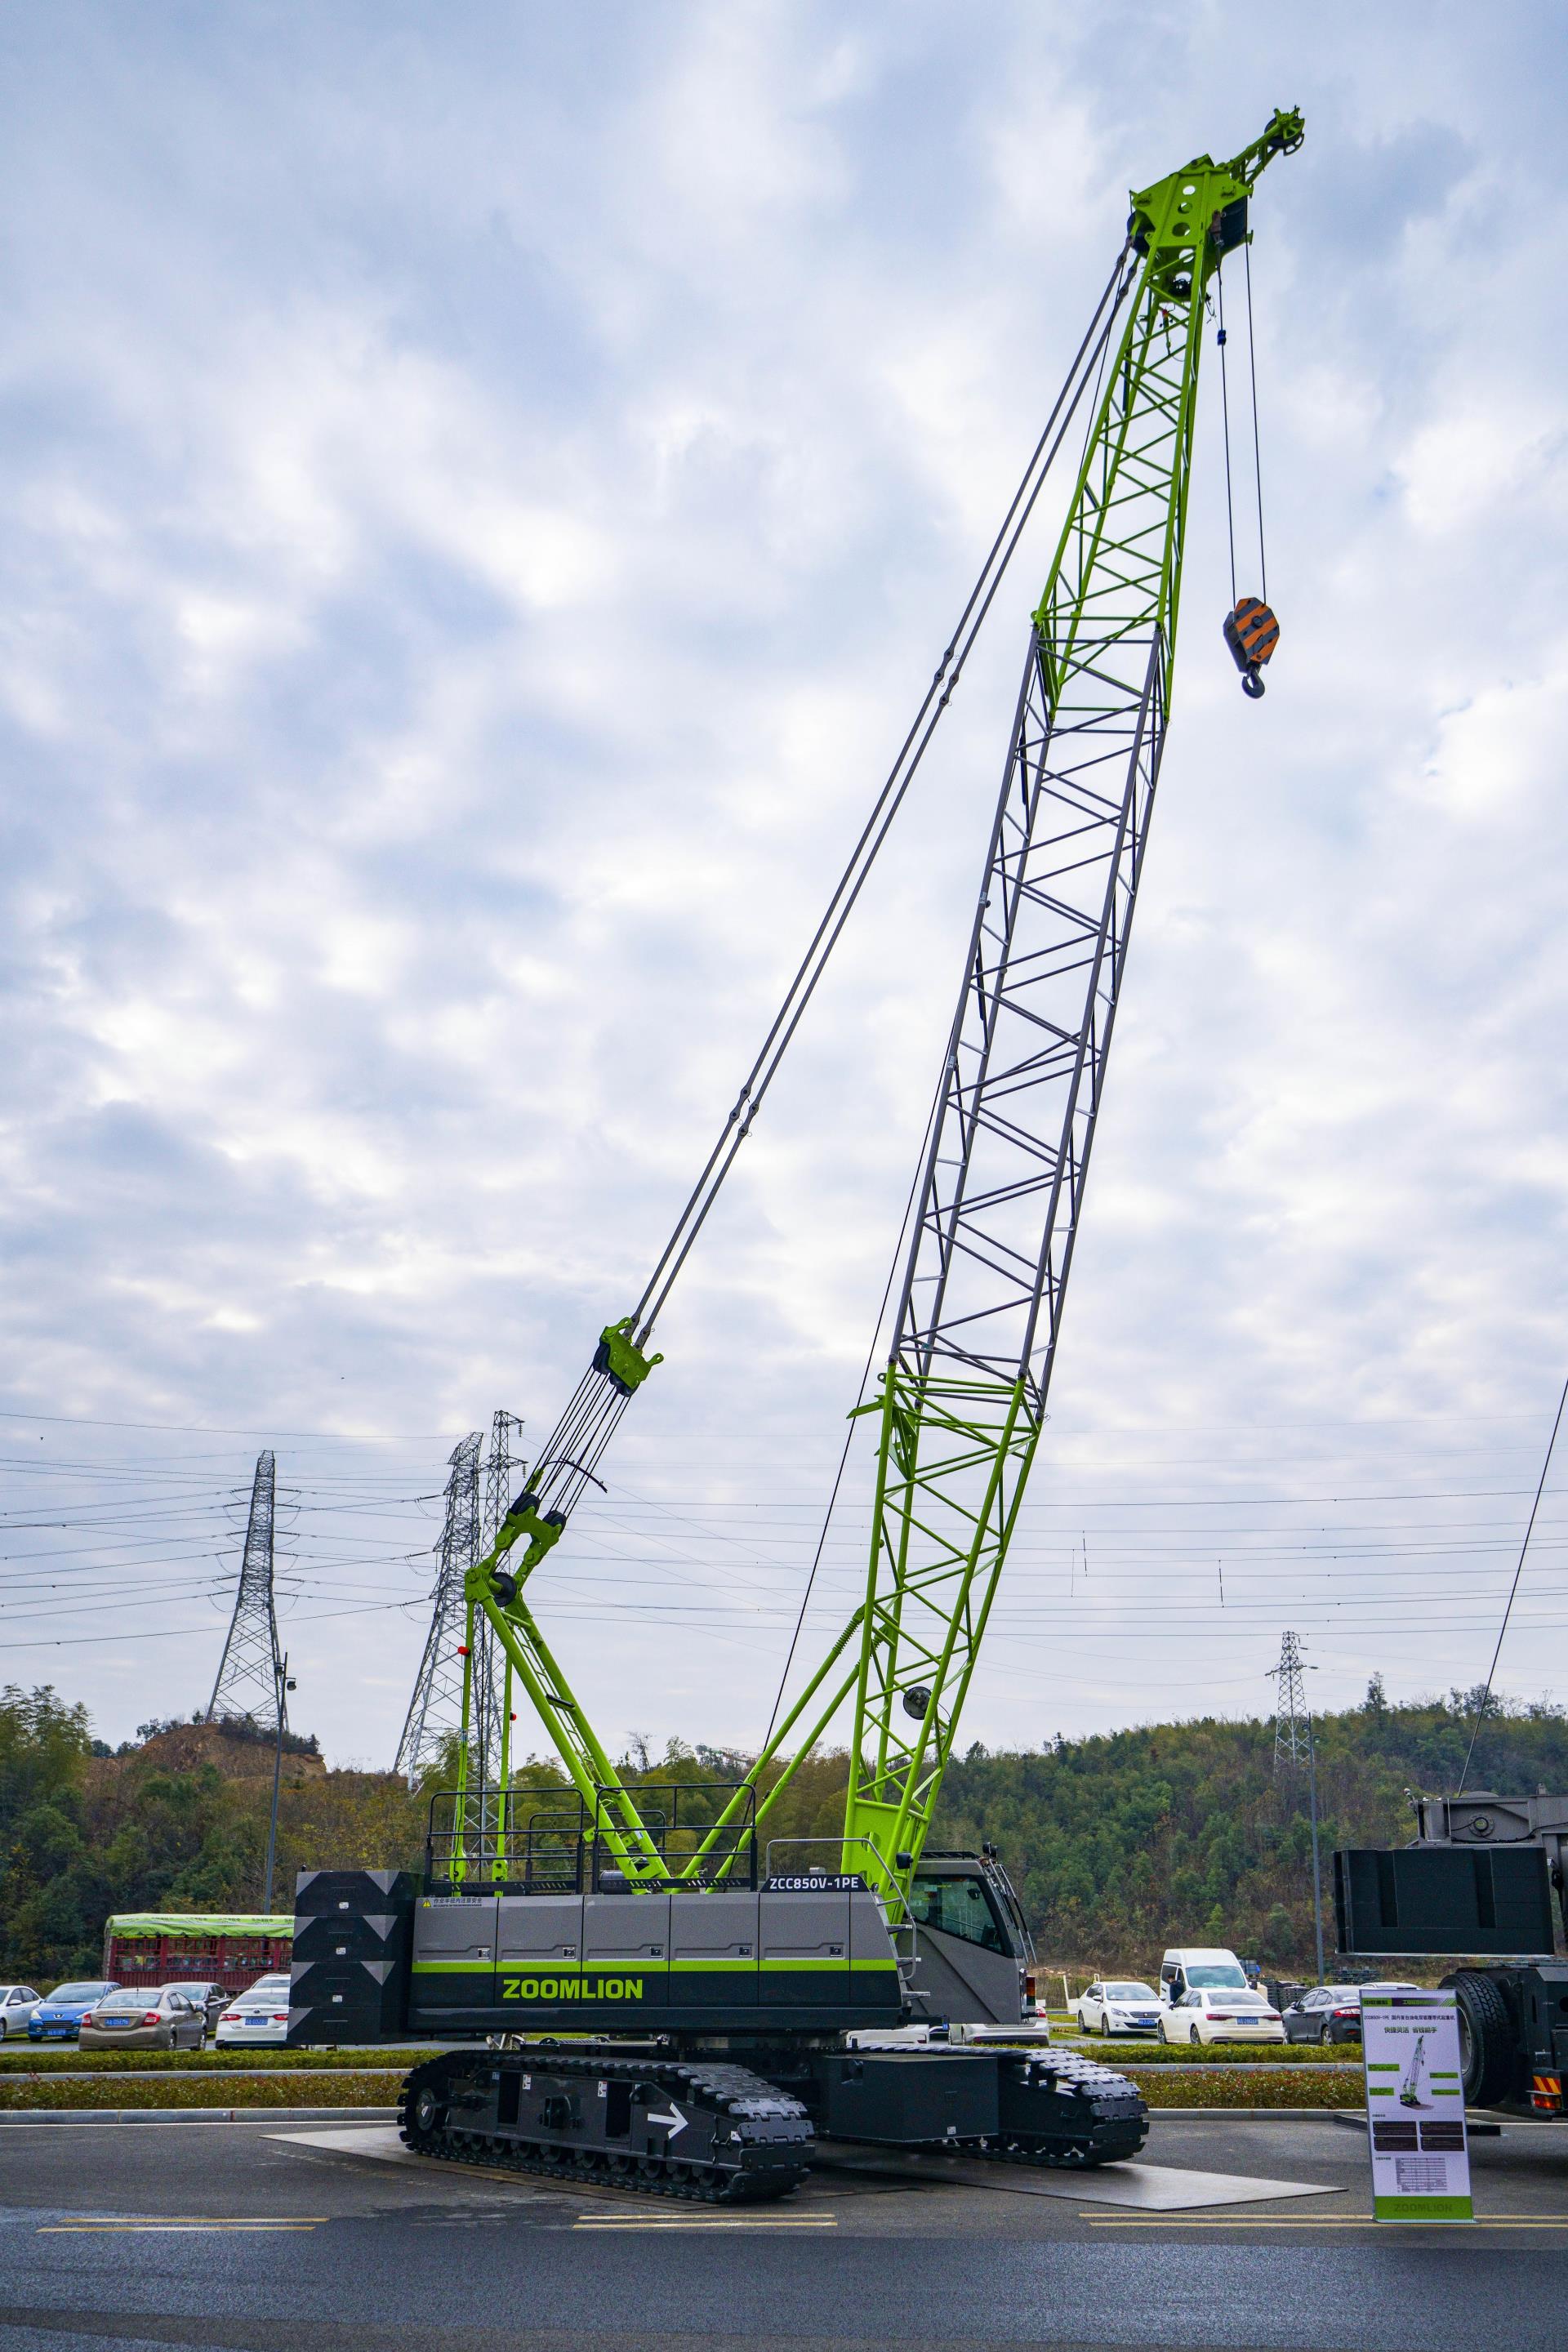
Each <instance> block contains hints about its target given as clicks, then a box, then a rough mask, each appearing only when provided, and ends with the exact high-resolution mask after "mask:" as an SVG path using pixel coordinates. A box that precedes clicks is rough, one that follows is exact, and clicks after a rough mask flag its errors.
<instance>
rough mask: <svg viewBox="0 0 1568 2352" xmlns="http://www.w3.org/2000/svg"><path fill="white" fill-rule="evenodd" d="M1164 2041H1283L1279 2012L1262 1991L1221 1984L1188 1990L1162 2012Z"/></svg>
mask: <svg viewBox="0 0 1568 2352" xmlns="http://www.w3.org/2000/svg"><path fill="white" fill-rule="evenodd" d="M1160 2039H1161V2041H1162V2042H1201V2043H1202V2044H1203V2045H1204V2047H1205V2049H1206V2048H1207V2047H1208V2045H1209V2044H1210V2043H1211V2042H1283V2041H1284V2039H1285V2028H1284V2026H1283V2025H1282V2024H1281V2022H1280V2019H1279V2011H1278V2010H1277V2009H1275V2008H1274V2007H1273V2006H1272V2004H1271V2003H1270V2002H1269V2001H1268V2000H1266V1999H1265V1997H1264V1996H1263V1994H1262V1993H1260V1992H1248V1991H1247V1990H1246V1989H1245V1987H1244V1988H1243V1990H1241V1991H1240V1992H1235V1991H1232V1990H1230V1989H1229V1988H1228V1987H1226V1986H1221V1987H1219V1988H1218V1989H1217V1990H1214V1991H1212V1992H1211V1991H1208V1990H1204V1991H1199V1992H1189V1993H1184V1994H1183V1996H1182V1998H1181V2000H1179V2001H1173V2003H1172V2005H1171V2007H1170V2008H1169V2009H1163V2010H1162V2011H1161V2012H1160Z"/></svg>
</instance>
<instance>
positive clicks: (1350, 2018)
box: [1280, 1984, 1421, 2042]
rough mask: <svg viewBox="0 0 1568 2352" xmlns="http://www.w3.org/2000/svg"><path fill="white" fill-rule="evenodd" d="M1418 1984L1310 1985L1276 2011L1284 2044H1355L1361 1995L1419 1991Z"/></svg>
mask: <svg viewBox="0 0 1568 2352" xmlns="http://www.w3.org/2000/svg"><path fill="white" fill-rule="evenodd" d="M1420 1990H1421V1988H1420V1986H1419V1985H1411V1984H1398V1985H1396V1984H1380V1985H1314V1986H1313V1987H1312V1988H1311V1990H1310V1991H1309V1992H1304V1993H1303V1994H1302V1995H1301V1998H1300V2000H1293V2001H1292V2002H1291V2003H1290V2006H1289V2009H1286V2010H1282V2011H1280V2018H1281V2021H1282V2022H1283V2024H1284V2027H1285V2039H1286V2041H1287V2042H1359V2041H1360V2040H1361V1997H1362V1995H1363V1992H1419V1991H1420Z"/></svg>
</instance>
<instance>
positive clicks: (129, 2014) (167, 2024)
mask: <svg viewBox="0 0 1568 2352" xmlns="http://www.w3.org/2000/svg"><path fill="white" fill-rule="evenodd" d="M78 2039H79V2042H80V2043H81V2046H82V2048H83V2049H84V2050H203V2049H205V2047H206V2039H207V2012H206V2004H205V2001H198V2000H191V1998H190V1996H189V1994H188V1993H184V1992H182V1991H181V1990H180V1988H179V1986H178V1985H132V1986H131V1987H129V1988H128V1989H125V1990H119V1991H115V1992H111V1993H106V1994H105V1995H104V1997H103V1999H102V2000H99V2001H94V2003H93V2005H92V2007H91V2008H90V2009H89V2010H88V2011H86V2012H85V2014H84V2015H83V2018H82V2021H81V2030H80V2032H79V2035H78Z"/></svg>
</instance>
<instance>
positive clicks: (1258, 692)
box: [1221, 596, 1279, 702]
mask: <svg viewBox="0 0 1568 2352" xmlns="http://www.w3.org/2000/svg"><path fill="white" fill-rule="evenodd" d="M1221 628H1222V630H1223V633H1224V636H1225V641H1226V645H1227V646H1229V647H1230V653H1231V659H1232V660H1233V661H1234V662H1235V664H1236V666H1237V669H1238V670H1239V671H1240V672H1241V690H1242V692H1243V694H1246V695H1249V696H1250V697H1251V698H1252V700H1253V701H1254V702H1257V701H1258V700H1259V699H1260V698H1261V697H1262V693H1263V680H1262V677H1260V676H1259V672H1260V671H1261V669H1262V667H1263V665H1264V663H1265V662H1266V661H1267V660H1268V658H1269V656H1270V655H1271V654H1272V653H1273V651H1274V648H1275V646H1277V645H1278V644H1279V622H1278V621H1277V620H1276V619H1275V617H1274V615H1273V614H1272V613H1271V612H1270V611H1269V609H1268V605H1267V604H1265V603H1264V602H1263V600H1262V598H1261V597H1260V596H1238V597H1237V600H1236V610H1235V611H1234V612H1232V613H1227V614H1226V616H1225V619H1224V621H1223V622H1222V623H1221Z"/></svg>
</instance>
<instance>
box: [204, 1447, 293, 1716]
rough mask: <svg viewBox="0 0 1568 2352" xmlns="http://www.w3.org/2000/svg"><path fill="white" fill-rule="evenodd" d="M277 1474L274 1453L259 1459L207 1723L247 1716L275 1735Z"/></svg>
mask: <svg viewBox="0 0 1568 2352" xmlns="http://www.w3.org/2000/svg"><path fill="white" fill-rule="evenodd" d="M277 1487H278V1469H277V1463H276V1460H275V1458H274V1457H273V1455H272V1454H258V1456H257V1459H256V1477H255V1480H254V1482H253V1484H252V1486H251V1489H250V1517H249V1518H248V1520H247V1523H246V1529H245V1550H244V1553H243V1554H242V1556H241V1559H240V1563H239V1591H238V1592H237V1594H236V1596H235V1603H234V1615H233V1617H232V1618H231V1619H230V1621H229V1628H228V1639H227V1640H226V1642H225V1643H224V1645H223V1656H222V1658H221V1659H220V1660H219V1661H218V1670H217V1680H216V1683H214V1685H213V1695H212V1697H211V1698H210V1699H209V1700H208V1702H207V1711H206V1715H205V1718H204V1719H205V1721H206V1722H208V1723H216V1722H218V1721H219V1720H220V1719H221V1718H222V1717H226V1716H241V1717H244V1716H248V1717H249V1718H250V1720H251V1722H252V1723H255V1724H259V1725H260V1726H262V1727H263V1728H264V1729H266V1730H268V1731H277V1730H278V1729H279V1727H280V1725H281V1722H282V1713H281V1710H283V1709H284V1708H285V1707H286V1706H287V1701H286V1700H285V1699H284V1697H283V1661H282V1657H281V1654H280V1653H279V1647H278V1617H277V1612H276V1610H275V1608H274V1606H273V1599H272V1528H273V1515H274V1510H275V1507H276V1503H277Z"/></svg>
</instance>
